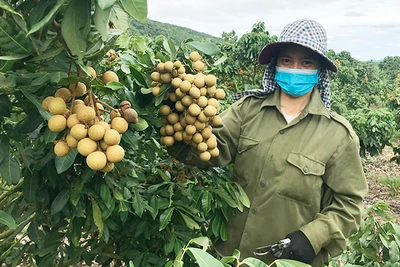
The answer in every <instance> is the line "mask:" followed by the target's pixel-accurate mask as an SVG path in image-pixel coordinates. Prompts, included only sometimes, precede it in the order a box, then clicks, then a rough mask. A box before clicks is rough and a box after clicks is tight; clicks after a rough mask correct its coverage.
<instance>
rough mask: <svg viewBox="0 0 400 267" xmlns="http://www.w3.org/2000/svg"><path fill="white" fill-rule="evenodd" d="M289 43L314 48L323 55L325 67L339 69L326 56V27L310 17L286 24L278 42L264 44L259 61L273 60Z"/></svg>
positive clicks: (265, 62)
mask: <svg viewBox="0 0 400 267" xmlns="http://www.w3.org/2000/svg"><path fill="white" fill-rule="evenodd" d="M287 43H295V44H298V45H301V46H304V47H307V48H309V49H311V50H313V51H314V52H316V53H317V54H319V55H320V56H321V59H322V62H321V63H322V65H323V66H324V67H325V68H327V69H329V70H331V71H334V72H336V71H337V68H336V66H335V64H334V63H333V62H332V61H331V60H330V59H329V58H328V57H327V56H326V54H327V37H326V32H325V30H324V28H323V27H322V26H321V24H319V23H318V22H316V21H313V20H309V19H301V20H296V21H294V22H292V23H289V24H288V25H286V26H285V28H283V30H282V32H281V35H280V36H279V40H278V41H277V42H274V43H271V44H268V45H266V46H264V48H263V49H262V50H261V52H260V54H259V56H258V62H260V64H267V63H269V62H271V59H272V58H273V57H275V56H276V53H277V52H278V51H279V49H281V47H282V45H284V44H287Z"/></svg>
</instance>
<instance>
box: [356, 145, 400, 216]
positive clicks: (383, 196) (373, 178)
mask: <svg viewBox="0 0 400 267" xmlns="http://www.w3.org/2000/svg"><path fill="white" fill-rule="evenodd" d="M393 156H394V155H393V150H392V149H391V148H390V147H386V148H385V149H384V150H383V151H382V153H381V154H380V155H378V156H374V157H366V158H365V159H363V163H364V170H365V175H366V177H367V181H368V186H369V190H368V194H367V196H366V203H368V202H376V201H379V200H383V201H385V202H386V203H387V204H389V205H390V207H391V208H392V211H393V217H394V219H395V220H396V221H397V222H400V194H398V195H393V193H392V192H391V190H390V188H389V187H388V186H386V185H384V184H382V183H381V182H380V181H379V180H380V179H382V178H385V177H389V178H394V179H399V180H400V165H399V164H397V163H396V162H394V161H390V159H391V158H392V157H393ZM399 189H400V188H399Z"/></svg>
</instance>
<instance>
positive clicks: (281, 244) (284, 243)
mask: <svg viewBox="0 0 400 267" xmlns="http://www.w3.org/2000/svg"><path fill="white" fill-rule="evenodd" d="M289 245H290V239H289V238H285V239H282V240H279V241H278V242H277V243H275V244H272V245H268V246H262V247H258V248H255V249H254V251H253V253H254V255H256V256H263V255H267V254H269V253H272V254H274V255H275V257H280V256H281V255H282V253H283V250H284V249H285V248H287V247H288V246H289Z"/></svg>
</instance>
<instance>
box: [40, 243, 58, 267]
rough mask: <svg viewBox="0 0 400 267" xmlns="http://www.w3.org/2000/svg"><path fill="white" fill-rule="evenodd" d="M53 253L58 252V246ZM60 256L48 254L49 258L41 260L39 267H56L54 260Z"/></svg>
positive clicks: (56, 253)
mask: <svg viewBox="0 0 400 267" xmlns="http://www.w3.org/2000/svg"><path fill="white" fill-rule="evenodd" d="M53 246H54V248H53V251H54V250H57V247H58V246H56V244H54V245H53ZM57 255H58V252H52V253H50V254H48V255H47V256H45V257H44V258H42V259H40V261H38V264H37V267H51V266H54V260H55V259H56V257H57Z"/></svg>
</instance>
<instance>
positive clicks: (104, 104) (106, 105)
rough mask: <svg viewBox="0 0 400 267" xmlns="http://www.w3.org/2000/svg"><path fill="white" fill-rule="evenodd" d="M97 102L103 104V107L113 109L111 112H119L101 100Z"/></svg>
mask: <svg viewBox="0 0 400 267" xmlns="http://www.w3.org/2000/svg"><path fill="white" fill-rule="evenodd" d="M96 102H97V103H100V104H102V105H103V106H105V107H108V108H109V109H111V110H114V111H116V112H118V109H116V108H113V107H112V106H110V105H109V104H107V103H104V102H103V101H101V100H99V99H97V100H96Z"/></svg>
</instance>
